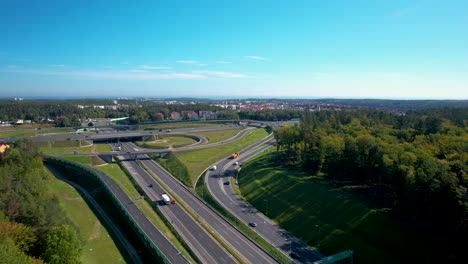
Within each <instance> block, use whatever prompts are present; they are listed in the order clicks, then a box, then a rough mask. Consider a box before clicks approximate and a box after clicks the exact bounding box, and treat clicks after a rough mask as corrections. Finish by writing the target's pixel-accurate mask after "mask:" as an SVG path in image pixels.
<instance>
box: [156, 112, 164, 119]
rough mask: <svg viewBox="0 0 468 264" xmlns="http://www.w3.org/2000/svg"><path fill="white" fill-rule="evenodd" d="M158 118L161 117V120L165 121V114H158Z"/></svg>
mask: <svg viewBox="0 0 468 264" xmlns="http://www.w3.org/2000/svg"><path fill="white" fill-rule="evenodd" d="M156 115H157V116H160V117H161V120H164V114H163V113H156Z"/></svg>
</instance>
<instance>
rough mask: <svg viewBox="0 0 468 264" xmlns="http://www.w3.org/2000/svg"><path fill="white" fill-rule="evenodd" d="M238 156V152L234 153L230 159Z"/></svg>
mask: <svg viewBox="0 0 468 264" xmlns="http://www.w3.org/2000/svg"><path fill="white" fill-rule="evenodd" d="M238 156H239V152H235V153H234V154H232V155H231V159H235V158H237V157H238Z"/></svg>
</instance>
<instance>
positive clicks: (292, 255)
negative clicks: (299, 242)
mask: <svg viewBox="0 0 468 264" xmlns="http://www.w3.org/2000/svg"><path fill="white" fill-rule="evenodd" d="M289 256H291V258H293V259H300V258H301V256H299V254H297V253H296V252H291V253H290V254H289Z"/></svg>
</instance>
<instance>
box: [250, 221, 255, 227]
mask: <svg viewBox="0 0 468 264" xmlns="http://www.w3.org/2000/svg"><path fill="white" fill-rule="evenodd" d="M249 226H251V227H256V226H257V223H255V222H250V223H249Z"/></svg>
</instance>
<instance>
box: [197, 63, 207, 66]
mask: <svg viewBox="0 0 468 264" xmlns="http://www.w3.org/2000/svg"><path fill="white" fill-rule="evenodd" d="M197 65H198V66H206V64H204V63H198V64H197Z"/></svg>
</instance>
